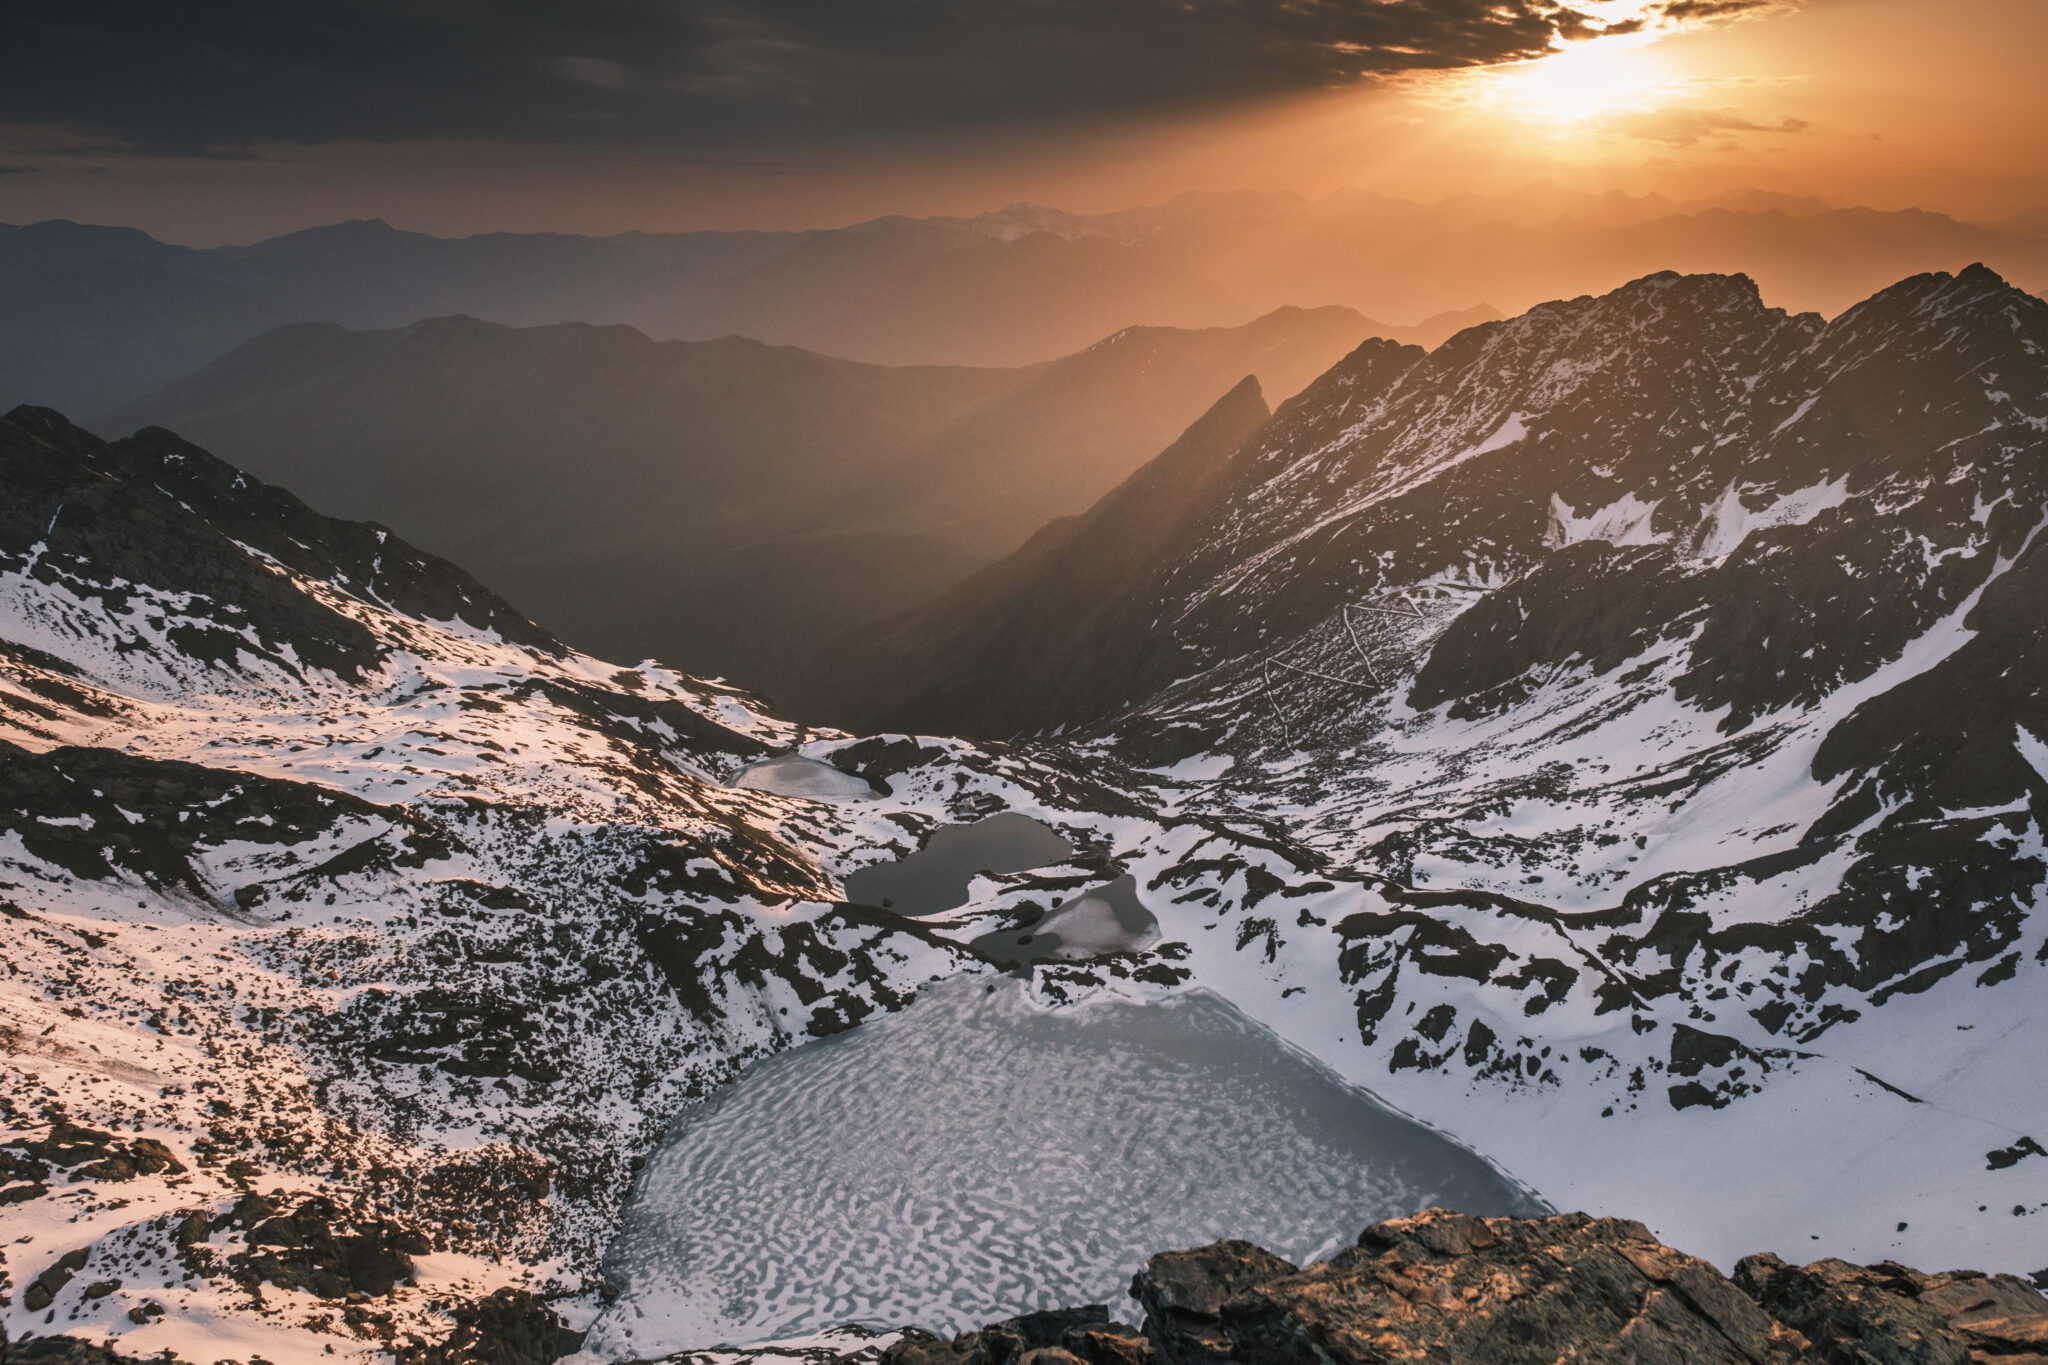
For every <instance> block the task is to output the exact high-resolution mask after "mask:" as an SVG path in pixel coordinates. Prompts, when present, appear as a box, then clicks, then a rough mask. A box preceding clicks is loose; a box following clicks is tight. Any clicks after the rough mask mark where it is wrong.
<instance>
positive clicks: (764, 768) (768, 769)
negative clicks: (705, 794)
mask: <svg viewBox="0 0 2048 1365" xmlns="http://www.w3.org/2000/svg"><path fill="white" fill-rule="evenodd" d="M732 785H733V786H735V787H743V788H745V789H746V790H748V791H757V792H773V793H775V795H777V796H800V797H802V798H803V799H805V800H806V801H866V800H868V799H869V798H871V797H873V796H874V794H875V789H874V788H873V787H870V786H869V785H868V784H867V782H866V781H865V780H863V779H862V778H858V777H855V776H854V775H853V774H852V773H849V772H845V771H842V770H841V769H838V768H835V767H833V766H832V765H831V764H830V763H820V762H819V761H818V760H817V759H815V758H805V757H804V756H803V755H802V754H780V755H778V756H776V757H774V758H767V759H763V760H762V761H761V762H759V763H749V764H748V765H747V766H746V767H744V768H742V769H740V770H739V771H738V772H737V773H735V774H733V779H732Z"/></svg>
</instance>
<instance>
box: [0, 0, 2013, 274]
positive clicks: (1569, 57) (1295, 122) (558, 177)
mask: <svg viewBox="0 0 2048 1365" xmlns="http://www.w3.org/2000/svg"><path fill="white" fill-rule="evenodd" d="M1629 3H1630V0H1604V8H1605V11H1606V12H1608V13H1613V12H1620V11H1625V10H1626V9H1627V8H1628V5H1629ZM1594 8H1599V7H1598V6H1595V7H1594ZM2044 59H2048V0H1807V2H1806V3H1804V4H1803V5H1800V6H1798V7H1796V8H1792V9H1787V10H1785V11H1782V12H1777V13H1772V14H1768V15H1765V16H1763V17H1757V18H1751V19H1746V20H1743V21H1740V22H1735V23H1729V24H1724V25H1721V26H1719V27H1713V28H1708V29H1704V30H1700V31H1696V32H1689V33H1682V34H1677V35H1674V36H1668V37H1664V38H1662V39H1661V40H1658V41H1652V42H1647V43H1645V42H1641V41H1640V40H1637V39H1629V38H1604V39H1599V40H1595V41H1594V42H1591V43H1586V44H1578V45H1574V46H1573V47H1572V48H1571V49H1569V50H1568V51H1566V52H1565V53H1563V54H1561V55H1559V56H1556V57H1552V58H1549V59H1546V60H1544V61H1541V62H1537V63H1533V64H1530V65H1528V66H1526V67H1522V68H1513V69H1501V68H1495V69H1491V70H1487V71H1482V72H1478V73H1466V74H1463V75H1460V76H1457V77H1443V76H1433V77H1420V78H1415V79H1412V80H1406V81H1394V82H1389V83H1381V84H1378V85H1358V86H1353V87H1351V88H1348V89H1343V90H1335V91H1326V92H1322V93H1318V94H1315V95H1312V96H1296V97H1292V98H1289V99H1286V100H1276V101H1272V102H1268V103H1265V104H1261V105H1257V106H1252V107H1238V108H1229V109H1219V110H1211V111H1209V112H1207V113H1205V114H1203V115H1201V116H1200V117H1183V118H1180V119H1177V120H1174V121H1168V122H1155V123H1153V124H1150V125H1130V124H1121V125H1119V124H1101V125H1099V126H1093V127H1089V128H1086V129H1083V130H1079V131H1074V130H1070V131H1067V132H1064V133H1060V134H1057V135H1055V134H1049V133H1046V132H1043V131H1036V132H1033V131H1012V132H1008V133H981V134H977V135H975V136H972V137H966V136H962V137H948V136H946V135H944V134H925V135H923V136H920V137H918V138H915V139H907V138H901V137H899V138H896V139H894V140H892V141H889V142H886V143H882V144H878V145H875V146H872V147H870V148H868V149H866V150H864V151H841V152H836V153H834V154H832V155H829V156H827V155H822V154H815V153H810V154H807V153H805V152H803V151H786V150H785V151H777V152H764V153H761V154H759V155H758V156H756V157H752V158H746V159H741V160H737V161H734V160H729V159H720V158H712V159H710V160H708V161H707V160H703V159H697V158H688V157H682V156H679V155H677V154H674V153H672V152H668V151H665V150H663V149H662V148H660V147H656V146H641V147H635V148H606V147H590V146H576V145H570V144H562V143H553V144H532V145H527V144H512V143H481V142H446V141H411V142H404V141H401V142H384V143H370V142H360V141H356V142H339V143H327V144H321V145H314V146H278V145H269V146H262V147H259V148H257V150H258V151H259V152H261V153H262V155H263V156H264V157H265V158H268V159H262V160H224V159H198V158H187V157H175V156H130V155H123V156H93V155H50V154H48V151H47V148H48V146H49V143H50V135H49V131H48V130H47V129H37V128H26V127H17V128H13V129H0V161H6V162H15V163H20V164H23V165H32V166H35V167H38V168H39V169H38V170H36V171H35V172H34V173H21V174H10V175H0V220H5V221H9V222H26V221H33V220H36V219H40V218H47V217H70V218H76V219H80V220H85V221H97V222H119V223H130V224H134V225H136V226H140V227H143V228H145V229H147V230H148V231H151V232H153V233H155V234H157V235H158V236H161V237H165V238H167V239H169V240H173V241H180V242H186V243H190V244H193V245H212V244H217V243H221V242H234V241H250V240H254V239H257V238H260V237H264V236H268V235H271V234H273V233H276V232H280V231H288V230H290V229H293V228H296V227H301V226H307V225H310V224H314V223H321V222H330V221H334V220H337V219H341V218H350V217H371V216H381V217H384V218H386V219H388V220H390V221H391V222H393V223H394V224H397V225H398V226H401V227H410V228H416V229H419V230H423V231H430V232H435V233H440V234H449V235H459V234H464V233H469V232H476V231H487V230H493V229H503V230H523V231H530V230H560V231H573V232H591V233H603V232H613V231H620V230H625V229H630V228H641V229H647V230H680V229H689V228H698V227H795V226H825V225H836V224H840V223H845V222H851V221H856V220H859V219H862V218H866V217H871V216H876V215H880V214H884V213H904V214H911V215H926V214H935V213H973V212H977V211H980V210H983V209H987V208H993V207H998V206H1000V205H1002V204H1005V203H1009V202H1013V201H1016V200H1033V201H1036V202H1040V203H1047V204H1053V205H1057V206H1059V207H1063V208H1069V209H1073V210H1076V211H1084V212H1085V211H1099V210H1106V209H1112V208H1120V207H1127V206H1129V205H1132V204H1136V203H1142V202H1156V201H1158V200H1161V199H1165V198H1168V197H1170V196H1172V195H1173V194H1175V193H1177V192H1180V191H1182V190H1188V189H1212V190H1215V189H1235V188H1255V189H1294V190H1299V191H1301V192H1304V193H1307V194H1311V195H1317V194H1322V193H1325V192H1328V191H1330V190H1334V189H1339V188H1346V187H1360V188H1369V189H1375V190H1380V191H1383V192H1386V193H1389V194H1395V195H1402V196H1406V197H1413V198H1422V199H1436V198H1441V197H1444V196H1447V195H1451V194H1456V193H1462V192H1482V193H1484V192H1495V191H1503V190H1508V189H1513V188H1517V187H1519V186H1522V185H1525V184H1527V183H1529V182H1531V181H1534V180H1538V179H1546V178H1547V179H1554V180H1556V181H1558V182H1560V183H1562V184H1564V185H1567V186H1570V187H1573V188H1578V189H1586V190H1604V189H1609V188H1619V189H1623V190H1626V191H1628V192H1631V193H1645V192H1649V191H1659V192H1662V193H1664V194H1666V195H1669V196H1672V197H1674V198H1688V197H1698V196H1704V195H1709V194H1713V193H1717V192H1720V191H1723V190H1728V189H1733V188H1747V187H1759V188H1766V189H1774V190H1784V191H1790V192H1794V193H1801V194H1813V195H1817V196H1819V197H1821V198H1823V199H1826V200H1828V201H1830V202H1833V203H1836V204H1851V203H1860V204H1867V205H1870V206H1873V207H1878V208H1899V207H1906V206H1919V207H1925V208H1931V209H1937V210H1941V211H1945V212H1949V213H1951V214H1954V215H1956V216H1959V217H1965V218H1972V219H1979V220H1982V219H1991V218H2002V217H2006V216H2010V215H2015V214H2021V213H2043V212H2044V211H2048V80H2044V79H2043V77H2042V74H2041V68H2042V65H2043V61H2044Z"/></svg>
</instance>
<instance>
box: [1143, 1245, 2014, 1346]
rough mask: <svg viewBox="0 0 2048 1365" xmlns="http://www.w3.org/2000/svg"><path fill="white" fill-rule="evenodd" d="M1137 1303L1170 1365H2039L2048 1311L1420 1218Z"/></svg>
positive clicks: (1169, 1262)
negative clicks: (1315, 1253) (1308, 1256)
mask: <svg viewBox="0 0 2048 1365" xmlns="http://www.w3.org/2000/svg"><path fill="white" fill-rule="evenodd" d="M1131 1292H1132V1295H1133V1297H1135V1298H1137V1299H1139V1300H1140V1302H1142V1303H1143V1304H1144V1305H1145V1308H1146V1311H1147V1319H1146V1323H1145V1330H1146V1333H1147V1335H1148V1336H1149V1337H1150V1338H1151V1340H1152V1342H1153V1344H1154V1346H1155V1347H1156V1348H1157V1350H1158V1353H1159V1355H1160V1357H1161V1358H1162V1359H1163V1360H1165V1361H1167V1362H1170V1365H1215V1363H1216V1362H1221V1361H1231V1362H1236V1363H1237V1365H1382V1363H1383V1362H1392V1361H1417V1362H1422V1361H1427V1362H1442V1363H1443V1365H1453V1363H1454V1362H1455V1365H1551V1363H1552V1362H1555V1361H1560V1360H1570V1361H1573V1362H1577V1363H1579V1365H1585V1363H1588V1362H1613V1363H1614V1365H1621V1362H1641V1363H1643V1365H1661V1363H1662V1362H1671V1365H1681V1363H1682V1365H1991V1362H1994V1361H1995V1362H1998V1365H2022V1363H2023V1362H2024V1365H2048V1300H2044V1299H2043V1298H2042V1296H2041V1295H2039V1294H2037V1293H2035V1292H2034V1290H2033V1289H2032V1288H2030V1287H2029V1286H2028V1285H2027V1284H2026V1283H2025V1282H2023V1281H2021V1280H2018V1279H2015V1278H2014V1277H2012V1276H2009V1275H1999V1276H1986V1275H1981V1274H1978V1273H1976V1272H1973V1271H1955V1272H1950V1273H1948V1274H1942V1275H1924V1274H1921V1273H1920V1272H1918V1271H1915V1270H1909V1269H1907V1268H1906V1267H1904V1266H1898V1265H1891V1264H1885V1265H1880V1266H1869V1267H1863V1266H1852V1265H1849V1264H1847V1263H1845V1262H1842V1261H1819V1262H1816V1263H1815V1264H1813V1265H1810V1266H1806V1267H1803V1268H1801V1267H1794V1266H1788V1265H1786V1264H1785V1263H1784V1262H1783V1261H1780V1260H1779V1259H1778V1258H1777V1257H1775V1256H1752V1257H1750V1258H1749V1259H1748V1260H1746V1261H1744V1262H1743V1263H1742V1265H1741V1266H1740V1267H1739V1268H1738V1271H1737V1274H1736V1277H1735V1279H1734V1280H1733V1281H1731V1280H1729V1279H1728V1278H1726V1277H1724V1276H1723V1275H1722V1274H1721V1273H1720V1272H1719V1271H1718V1270H1716V1269H1715V1268H1714V1267H1713V1266H1711V1265H1708V1264H1707V1263H1706V1262H1704V1261H1701V1260H1698V1259H1696V1258H1694V1257H1691V1256H1687V1255H1685V1254H1684V1253H1683V1252H1679V1251H1674V1250H1673V1249H1671V1248H1670V1247H1667V1246H1665V1245H1663V1244H1662V1243H1660V1242H1659V1241H1658V1240H1657V1239H1656V1238H1655V1237H1653V1236H1652V1235H1651V1234H1650V1232H1649V1230H1648V1229H1647V1228H1645V1227H1644V1226H1643V1225H1642V1224H1640V1223H1636V1222H1630V1221H1626V1220H1622V1219H1613V1218H1589V1217H1587V1216H1586V1215H1584V1214H1566V1215H1561V1216H1557V1217H1550V1218H1533V1219H1517V1218H1473V1217H1468V1216H1466V1215H1463V1214H1456V1213H1449V1212H1446V1211H1444V1210H1442V1209H1430V1210H1426V1211H1424V1212H1422V1213H1419V1214H1416V1215H1414V1216H1413V1217H1410V1218H1398V1219H1393V1220H1390V1221H1388V1222H1384V1223H1378V1224H1375V1225H1374V1226H1372V1227H1369V1228H1367V1229H1366V1230H1365V1231H1364V1233H1362V1234H1361V1235H1360V1237H1359V1240H1358V1245H1357V1246H1355V1247H1352V1248H1348V1249H1347V1250H1345V1251H1342V1252H1340V1253H1338V1254H1337V1255H1336V1256H1335V1257H1333V1258H1331V1259H1330V1260H1328V1261H1326V1262H1322V1263H1320V1264H1317V1265H1313V1266H1310V1267H1308V1268H1307V1269H1305V1270H1296V1269H1295V1268H1294V1267H1292V1266H1289V1265H1287V1263H1286V1262H1284V1261H1280V1260H1279V1258H1277V1257H1273V1256H1270V1255H1268V1254H1267V1253H1265V1252H1262V1251H1259V1249H1258V1248H1256V1247H1251V1246H1249V1245H1248V1244H1247V1243H1243V1242H1218V1243H1216V1244H1215V1245H1214V1246H1210V1247H1203V1248H1199V1249H1197V1250H1193V1251H1179V1252H1169V1253H1167V1254H1165V1255H1162V1256H1155V1257H1153V1258H1152V1260H1151V1261H1150V1262H1149V1263H1148V1264H1147V1265H1146V1268H1145V1270H1144V1271H1143V1272H1142V1273H1140V1274H1139V1276H1138V1277H1137V1279H1136V1281H1135V1282H1134V1283H1133V1285H1132V1289H1131Z"/></svg>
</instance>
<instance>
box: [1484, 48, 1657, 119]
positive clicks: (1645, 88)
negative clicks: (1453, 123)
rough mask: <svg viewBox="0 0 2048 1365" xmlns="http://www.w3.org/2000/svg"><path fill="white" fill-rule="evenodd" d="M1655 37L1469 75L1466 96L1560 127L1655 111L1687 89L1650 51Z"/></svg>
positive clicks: (1565, 51) (1557, 54) (1570, 50)
mask: <svg viewBox="0 0 2048 1365" xmlns="http://www.w3.org/2000/svg"><path fill="white" fill-rule="evenodd" d="M1659 36H1661V35H1658V34H1654V33H1639V34H1622V35H1616V36H1614V37H1609V38H1596V39H1592V40H1590V41H1586V42H1581V43H1574V44H1572V45H1571V46H1569V47H1566V48H1562V49H1560V50H1559V51H1556V52H1553V53H1551V54H1550V55H1549V56H1546V57H1539V58H1537V59H1535V60H1534V61H1528V62H1517V63H1515V64H1513V65H1511V66H1504V67H1495V68H1492V69H1491V70H1487V71H1484V72H1477V73H1473V79H1472V80H1471V81H1470V82H1469V84H1467V86H1466V90H1465V92H1464V93H1465V98H1466V100H1467V101H1468V102H1470V103H1472V104H1475V105H1477V106H1479V107H1481V108H1489V109H1496V110H1499V111H1500V112H1503V113H1506V114H1510V115H1513V116H1514V117H1516V118H1519V119H1522V120H1524V121H1526V122H1530V123H1539V124H1549V125H1552V126H1556V127H1560V128H1563V127H1568V126H1570V125H1572V124H1581V123H1587V122H1590V121H1592V120H1594V119H1599V118H1604V117H1608V116H1611V115H1614V114H1628V113H1641V112H1644V111H1647V110H1650V109H1655V108H1657V107H1659V106H1661V105H1664V104H1668V103H1670V102H1672V100H1674V99H1676V98H1678V97H1679V96H1681V95H1682V94H1683V93H1684V88H1685V82H1684V81H1682V80H1680V79H1678V78H1677V77H1676V76H1675V75H1674V74H1673V73H1672V72H1671V71H1670V70H1669V69H1668V68H1667V66H1666V65H1665V63H1664V62H1663V60H1662V59H1661V54H1658V53H1657V52H1655V51H1653V49H1654V48H1655V46H1656V44H1657V40H1658V38H1659Z"/></svg>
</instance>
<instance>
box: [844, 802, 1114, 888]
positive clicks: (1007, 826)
mask: <svg viewBox="0 0 2048 1365" xmlns="http://www.w3.org/2000/svg"><path fill="white" fill-rule="evenodd" d="M855 780H856V781H858V780H859V779H855ZM1073 853H1074V846H1073V845H1072V844H1070V843H1068V842H1067V841H1066V840H1065V839H1063V838H1061V837H1060V836H1059V835H1058V834H1055V833H1054V832H1053V831H1052V829H1051V828H1050V827H1048V826H1046V825H1044V824H1042V823H1040V822H1039V821H1037V820H1034V819H1032V818H1031V817H1030V816H1028V815H1019V814H1018V813H1017V812H1015V811H1004V812H1003V813H1002V814H1000V815H991V816H989V817H988V819H986V820H977V821H975V822H974V823H973V824H971V825H946V826H944V827H943V828H940V829H938V830H936V831H934V832H933V834H932V837H931V838H929V839H927V840H926V841H925V845H924V847H923V848H921V849H919V850H918V851H917V852H915V853H913V854H911V855H910V856H909V857H908V858H905V859H903V860H901V861H900V862H894V863H876V864H873V865H871V866H868V867H863V868H861V869H859V870H858V871H856V872H854V873H852V874H851V875H850V876H848V877H847V879H846V898H847V899H848V900H850V901H852V902H853V903H855V904H856V905H879V906H882V907H884V908H885V909H889V910H894V911H895V912H896V913H897V914H899V915H912V916H917V915H936V914H939V913H940V912H941V911H945V910H952V909H955V908H957V907H959V906H962V905H965V904H966V903H967V888H968V886H969V885H970V884H972V883H973V881H974V879H975V877H977V876H979V875H980V874H981V873H983V872H999V873H1001V872H1024V871H1027V870H1029V869H1031V868H1034V867H1047V866H1050V865H1051V864H1053V863H1059V862H1064V861H1066V860H1067V859H1068V858H1070V857H1072V856H1073Z"/></svg>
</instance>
